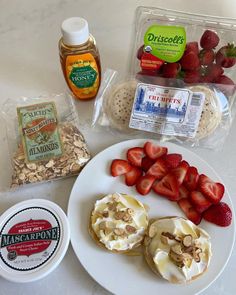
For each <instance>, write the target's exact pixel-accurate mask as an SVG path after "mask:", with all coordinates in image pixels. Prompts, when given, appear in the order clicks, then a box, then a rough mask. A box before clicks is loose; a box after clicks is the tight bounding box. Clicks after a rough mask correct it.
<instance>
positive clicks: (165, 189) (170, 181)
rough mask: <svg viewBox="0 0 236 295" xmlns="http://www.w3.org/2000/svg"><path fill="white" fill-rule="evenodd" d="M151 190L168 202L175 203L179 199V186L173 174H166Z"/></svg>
mask: <svg viewBox="0 0 236 295" xmlns="http://www.w3.org/2000/svg"><path fill="white" fill-rule="evenodd" d="M152 188H153V190H154V191H155V192H156V193H157V194H159V195H161V196H164V197H167V198H168V199H169V200H170V201H176V200H177V199H178V197H179V185H178V182H177V180H176V178H175V176H174V175H173V174H171V173H170V174H167V175H166V176H164V177H163V178H162V180H161V181H156V182H154V184H153V186H152Z"/></svg>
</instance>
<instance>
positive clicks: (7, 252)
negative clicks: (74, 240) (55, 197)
mask: <svg viewBox="0 0 236 295" xmlns="http://www.w3.org/2000/svg"><path fill="white" fill-rule="evenodd" d="M69 240H70V230H69V223H68V219H67V217H66V215H65V213H64V212H63V210H62V209H61V208H60V207H59V206H58V205H57V204H55V203H53V202H51V201H48V200H43V199H32V200H27V201H23V202H20V203H18V204H16V205H14V206H13V207H11V208H10V209H8V210H7V211H6V212H5V213H3V214H2V215H1V217H0V275H1V276H2V277H4V278H5V279H7V280H10V281H13V282H21V283H26V282H31V281H35V280H38V279H41V278H43V277H45V276H46V275H48V274H49V273H50V272H51V271H53V270H54V269H55V268H56V267H57V266H58V265H59V263H60V262H61V260H62V259H63V257H64V256H65V253H66V251H67V248H68V245H69Z"/></svg>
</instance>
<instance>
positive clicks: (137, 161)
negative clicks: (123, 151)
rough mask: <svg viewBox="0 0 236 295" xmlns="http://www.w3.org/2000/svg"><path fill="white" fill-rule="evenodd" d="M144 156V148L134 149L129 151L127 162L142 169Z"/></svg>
mask: <svg viewBox="0 0 236 295" xmlns="http://www.w3.org/2000/svg"><path fill="white" fill-rule="evenodd" d="M143 156H144V151H143V148H141V147H134V148H131V149H129V150H128V151H127V160H128V161H129V162H130V163H131V164H132V165H134V166H137V167H141V164H142V158H143Z"/></svg>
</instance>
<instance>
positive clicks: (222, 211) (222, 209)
mask: <svg viewBox="0 0 236 295" xmlns="http://www.w3.org/2000/svg"><path fill="white" fill-rule="evenodd" d="M203 218H204V219H205V220H207V221H209V222H211V223H214V224H216V225H219V226H229V225H230V224H231V221H232V211H231V209H230V207H229V206H228V205H227V204H226V203H224V202H220V203H218V204H216V205H212V206H211V207H210V208H208V209H207V210H206V211H205V212H204V213H203Z"/></svg>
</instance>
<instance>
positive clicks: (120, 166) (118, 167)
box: [111, 159, 132, 177]
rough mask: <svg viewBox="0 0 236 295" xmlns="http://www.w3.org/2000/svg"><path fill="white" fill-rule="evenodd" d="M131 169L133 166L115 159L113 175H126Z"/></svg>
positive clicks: (112, 164) (112, 169)
mask: <svg viewBox="0 0 236 295" xmlns="http://www.w3.org/2000/svg"><path fill="white" fill-rule="evenodd" d="M131 169H132V166H131V165H130V164H129V163H128V162H127V161H126V160H121V159H115V160H113V161H112V163H111V175H112V176H114V177H116V176H119V175H123V174H126V173H127V172H129V171H130V170H131Z"/></svg>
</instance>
